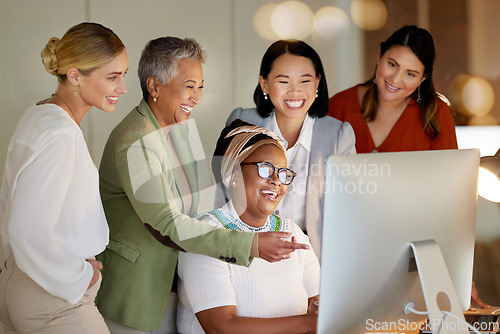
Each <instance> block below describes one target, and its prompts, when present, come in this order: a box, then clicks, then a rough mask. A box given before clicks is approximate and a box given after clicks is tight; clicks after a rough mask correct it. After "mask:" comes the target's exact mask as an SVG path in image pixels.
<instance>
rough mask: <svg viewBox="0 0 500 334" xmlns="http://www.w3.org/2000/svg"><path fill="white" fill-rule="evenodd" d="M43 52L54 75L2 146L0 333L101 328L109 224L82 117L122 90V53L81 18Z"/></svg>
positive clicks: (110, 37) (106, 107)
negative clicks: (51, 88)
mask: <svg viewBox="0 0 500 334" xmlns="http://www.w3.org/2000/svg"><path fill="white" fill-rule="evenodd" d="M41 56H42V62H43V64H44V65H45V69H46V70H47V71H48V72H49V73H51V74H53V75H55V76H56V77H57V78H58V81H59V84H58V87H57V90H56V92H55V93H54V94H52V96H51V97H49V98H48V99H46V100H43V101H41V102H38V103H37V104H35V105H32V106H31V107H29V108H28V110H27V111H26V112H25V113H24V115H23V116H22V118H21V119H20V121H19V123H18V125H17V128H16V130H15V133H14V135H13V137H12V139H11V142H10V145H9V148H8V152H7V160H6V163H5V172H4V175H3V180H2V188H1V190H0V223H1V236H2V244H3V247H4V251H5V254H6V256H7V261H6V263H5V265H4V267H3V269H2V272H1V274H0V321H1V323H2V326H3V327H4V330H5V332H6V333H18V332H19V333H25V332H30V333H35V332H36V333H61V334H62V333H109V332H108V329H107V327H106V325H105V323H104V320H103V319H102V316H101V315H100V314H99V312H98V310H97V308H96V307H95V305H94V299H95V295H96V293H97V290H98V289H99V285H100V280H101V277H100V271H99V270H100V269H101V268H102V265H101V263H100V262H99V261H96V260H95V258H94V256H95V255H97V254H99V253H100V252H102V251H103V250H104V249H105V247H106V244H107V243H108V226H107V223H106V219H105V216H104V212H103V209H102V204H101V199H100V196H99V188H98V173H97V169H96V167H95V165H94V164H93V162H92V159H91V157H90V155H89V152H88V149H87V146H86V144H85V141H84V137H83V134H82V131H81V129H80V122H81V120H82V118H83V116H84V115H85V113H86V112H87V111H88V110H89V109H90V108H91V107H96V108H99V109H101V110H103V111H105V112H111V111H113V110H114V108H115V104H116V102H117V100H118V97H119V96H120V95H121V94H125V93H126V92H127V89H126V86H125V82H124V75H125V73H126V71H127V69H128V65H127V63H128V58H127V52H126V50H125V46H124V45H123V43H122V42H121V40H120V39H119V38H118V36H116V35H115V34H114V33H113V32H112V31H111V30H110V29H108V28H106V27H104V26H102V25H100V24H96V23H81V24H78V25H76V26H74V27H72V28H70V29H69V30H68V31H67V32H66V33H65V35H64V36H63V37H62V38H61V39H59V38H57V37H53V38H51V39H50V40H49V42H48V43H47V45H46V46H45V48H44V49H43V51H42V53H41Z"/></svg>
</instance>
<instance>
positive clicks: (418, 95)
mask: <svg viewBox="0 0 500 334" xmlns="http://www.w3.org/2000/svg"><path fill="white" fill-rule="evenodd" d="M417 103H418V104H420V103H422V99H421V98H420V85H418V88H417Z"/></svg>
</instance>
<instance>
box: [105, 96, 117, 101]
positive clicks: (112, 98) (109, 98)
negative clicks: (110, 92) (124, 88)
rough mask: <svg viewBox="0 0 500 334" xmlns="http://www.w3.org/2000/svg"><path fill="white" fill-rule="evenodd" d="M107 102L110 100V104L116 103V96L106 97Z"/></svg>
mask: <svg viewBox="0 0 500 334" xmlns="http://www.w3.org/2000/svg"><path fill="white" fill-rule="evenodd" d="M106 98H107V99H108V100H110V101H111V102H116V101H118V96H107V97H106Z"/></svg>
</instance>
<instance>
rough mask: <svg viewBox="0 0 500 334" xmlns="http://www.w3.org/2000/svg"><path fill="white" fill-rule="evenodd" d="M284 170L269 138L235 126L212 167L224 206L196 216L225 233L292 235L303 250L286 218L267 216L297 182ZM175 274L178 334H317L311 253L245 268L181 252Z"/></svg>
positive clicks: (279, 145) (282, 156) (274, 139)
mask: <svg viewBox="0 0 500 334" xmlns="http://www.w3.org/2000/svg"><path fill="white" fill-rule="evenodd" d="M221 157H222V158H221ZM286 166H287V160H286V149H285V146H284V143H283V141H282V140H281V139H280V138H279V137H278V136H277V135H276V134H275V133H273V132H271V131H269V130H267V129H265V128H262V127H258V126H253V125H250V124H248V123H245V122H243V121H241V120H236V121H235V122H233V123H232V124H231V125H230V126H228V127H226V128H225V129H224V130H223V131H222V134H221V136H220V138H219V140H218V142H217V148H216V150H215V153H214V159H213V162H212V167H213V171H214V175H215V178H216V180H218V181H219V182H222V183H223V186H224V187H225V189H226V190H227V191H228V193H229V196H230V198H231V200H230V201H229V202H228V203H227V204H226V205H224V206H223V207H222V208H220V209H217V210H212V211H210V212H208V213H205V214H202V215H201V216H200V217H199V218H200V219H201V220H203V221H206V222H208V223H211V224H213V225H215V226H218V227H221V228H226V229H232V230H239V231H247V232H256V233H259V232H267V231H284V232H291V233H292V234H293V237H292V240H297V241H298V242H300V243H305V244H308V245H309V240H308V238H307V236H305V235H304V233H303V232H302V230H301V229H300V228H299V227H298V226H297V225H296V224H295V223H294V222H293V221H292V220H290V219H288V218H285V217H282V216H279V215H274V214H273V211H274V210H275V208H276V205H278V203H279V201H280V200H281V198H282V197H283V196H284V195H285V193H286V191H287V187H288V185H289V184H290V183H291V182H292V181H293V179H294V177H295V176H296V174H295V173H294V172H293V171H292V170H290V169H288V168H286ZM178 273H179V278H180V279H179V298H180V306H179V310H178V317H177V328H178V330H179V332H180V333H190V334H193V333H204V332H206V333H287V334H291V333H313V332H315V331H316V322H317V309H318V301H317V300H318V294H319V274H320V269H319V262H318V259H317V257H316V255H315V254H314V251H313V250H312V248H310V249H308V250H298V251H296V252H294V253H291V254H289V255H286V256H284V258H283V260H282V261H280V262H275V263H269V262H266V261H263V260H261V259H259V258H255V259H253V262H252V263H251V265H250V266H249V267H248V268H246V267H241V266H237V265H235V264H232V263H231V260H230V259H229V258H228V259H226V262H223V261H219V260H217V259H213V258H210V257H208V256H204V255H198V254H193V253H180V254H179V264H178Z"/></svg>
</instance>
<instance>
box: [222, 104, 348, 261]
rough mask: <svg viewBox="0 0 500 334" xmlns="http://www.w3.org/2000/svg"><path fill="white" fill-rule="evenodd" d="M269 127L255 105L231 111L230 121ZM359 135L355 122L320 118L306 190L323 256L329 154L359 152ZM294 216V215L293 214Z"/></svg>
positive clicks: (312, 231) (309, 221) (313, 236)
mask: <svg viewBox="0 0 500 334" xmlns="http://www.w3.org/2000/svg"><path fill="white" fill-rule="evenodd" d="M238 118H239V119H241V120H243V121H245V122H248V123H251V124H254V125H258V126H262V127H265V125H266V123H267V119H266V118H263V117H262V116H260V115H259V114H258V113H257V110H256V109H255V108H249V109H243V108H237V109H235V110H233V111H232V112H231V114H230V115H229V117H228V119H227V121H226V125H229V124H231V123H232V122H233V121H234V120H235V119H238ZM355 153H356V148H355V137H354V130H353V129H352V126H351V125H350V124H349V123H347V122H341V121H339V120H337V119H335V118H333V117H330V116H325V117H322V118H316V121H315V122H314V128H313V135H312V141H311V153H310V156H309V175H308V176H307V190H306V217H307V218H306V231H307V235H308V236H309V240H310V242H311V245H312V247H313V249H314V252H315V253H316V255H317V256H318V258H320V255H321V236H322V232H323V206H324V189H325V163H326V158H328V157H329V156H330V155H332V154H355ZM289 218H292V219H293V218H294V217H289Z"/></svg>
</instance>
